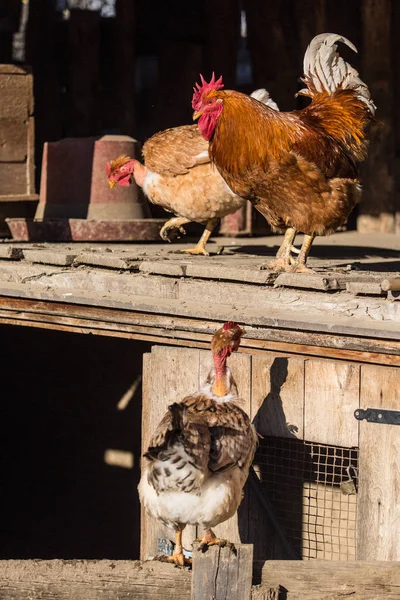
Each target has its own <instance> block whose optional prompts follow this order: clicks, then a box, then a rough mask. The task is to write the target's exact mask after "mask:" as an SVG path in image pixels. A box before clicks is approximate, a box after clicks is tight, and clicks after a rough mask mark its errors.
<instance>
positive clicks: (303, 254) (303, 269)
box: [289, 234, 315, 273]
mask: <svg viewBox="0 0 400 600" xmlns="http://www.w3.org/2000/svg"><path fill="white" fill-rule="evenodd" d="M314 238H315V234H311V235H305V236H304V241H303V245H302V247H301V250H300V254H299V257H298V259H297V262H296V264H294V265H293V266H292V267H291V268H290V269H289V270H290V271H291V272H292V273H314V271H313V270H312V269H309V268H308V267H307V266H306V262H307V257H308V255H309V253H310V249H311V245H312V243H313V241H314Z"/></svg>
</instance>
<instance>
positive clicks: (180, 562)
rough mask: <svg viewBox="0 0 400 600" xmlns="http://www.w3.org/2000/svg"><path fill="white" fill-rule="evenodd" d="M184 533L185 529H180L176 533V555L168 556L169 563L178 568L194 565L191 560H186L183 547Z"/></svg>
mask: <svg viewBox="0 0 400 600" xmlns="http://www.w3.org/2000/svg"><path fill="white" fill-rule="evenodd" d="M182 532H183V529H179V530H178V531H177V532H176V542H175V548H174V553H173V555H172V556H168V558H167V561H168V562H173V563H174V564H175V565H176V566H177V567H184V566H189V565H191V564H192V561H191V560H190V558H185V556H184V554H183V546H182Z"/></svg>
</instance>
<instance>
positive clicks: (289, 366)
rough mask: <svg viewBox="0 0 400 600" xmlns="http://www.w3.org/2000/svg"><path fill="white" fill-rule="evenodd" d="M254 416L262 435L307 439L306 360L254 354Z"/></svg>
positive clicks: (252, 398)
mask: <svg viewBox="0 0 400 600" xmlns="http://www.w3.org/2000/svg"><path fill="white" fill-rule="evenodd" d="M251 418H252V419H253V422H254V424H255V426H256V429H257V431H258V433H260V434H261V435H273V436H277V437H296V438H299V439H303V419H304V360H302V359H297V358H284V357H275V356H271V355H269V356H253V360H252V391H251Z"/></svg>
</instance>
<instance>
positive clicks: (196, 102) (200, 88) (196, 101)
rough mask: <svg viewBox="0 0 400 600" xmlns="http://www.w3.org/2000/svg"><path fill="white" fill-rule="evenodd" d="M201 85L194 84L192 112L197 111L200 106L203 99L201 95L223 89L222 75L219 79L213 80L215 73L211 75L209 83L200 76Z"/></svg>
mask: <svg viewBox="0 0 400 600" xmlns="http://www.w3.org/2000/svg"><path fill="white" fill-rule="evenodd" d="M200 81H201V85H200V84H199V83H196V87H194V88H193V92H194V94H193V98H192V108H193V110H198V109H199V108H200V106H201V101H202V99H203V95H204V94H205V93H206V92H211V91H212V90H221V89H222V88H223V87H224V84H223V83H222V75H221V77H220V78H219V79H217V80H215V73H213V74H212V77H211V79H210V82H209V83H207V81H206V80H205V79H204V77H203V75H200Z"/></svg>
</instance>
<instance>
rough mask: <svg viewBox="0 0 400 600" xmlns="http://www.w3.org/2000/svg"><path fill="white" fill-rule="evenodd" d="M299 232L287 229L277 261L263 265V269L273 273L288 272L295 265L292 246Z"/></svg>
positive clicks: (290, 228) (292, 228)
mask: <svg viewBox="0 0 400 600" xmlns="http://www.w3.org/2000/svg"><path fill="white" fill-rule="evenodd" d="M296 234H297V231H296V229H294V227H289V228H288V229H286V232H285V237H284V238H283V242H282V244H281V246H280V248H279V250H278V252H277V253H276V259H275V260H273V261H272V262H270V263H267V264H265V265H261V267H260V268H261V269H271V270H272V271H288V270H289V268H290V266H291V265H292V264H294V259H293V257H292V254H291V252H292V244H293V242H294V238H295V237H296Z"/></svg>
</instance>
